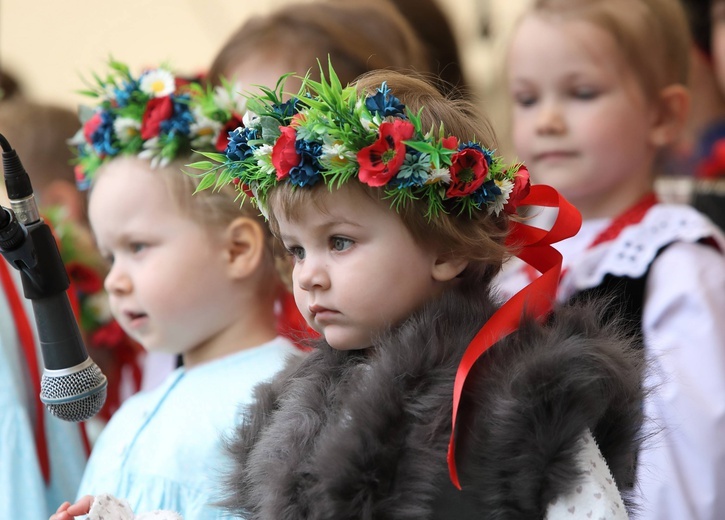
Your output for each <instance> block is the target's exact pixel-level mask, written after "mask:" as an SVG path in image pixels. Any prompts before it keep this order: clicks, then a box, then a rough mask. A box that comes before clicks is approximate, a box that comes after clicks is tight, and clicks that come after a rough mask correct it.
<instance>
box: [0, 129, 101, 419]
mask: <svg viewBox="0 0 725 520" xmlns="http://www.w3.org/2000/svg"><path fill="white" fill-rule="evenodd" d="M0 145H1V146H2V150H3V154H2V155H3V169H4V172H5V186H6V188H7V192H8V198H9V199H10V206H11V208H12V209H8V208H4V207H2V206H0V253H1V254H2V255H3V256H4V257H5V259H6V260H7V261H8V262H9V263H10V264H11V265H12V266H13V267H14V268H16V269H18V270H19V271H20V276H21V280H22V284H23V293H24V295H25V297H26V298H28V299H29V300H31V303H32V306H33V314H34V315H35V324H36V326H37V329H38V339H39V341H40V347H41V352H42V355H43V367H44V370H43V377H42V379H41V382H40V388H41V390H40V400H41V401H42V402H43V403H44V404H45V405H46V407H47V408H48V410H49V411H50V413H52V414H53V415H55V416H56V417H58V418H60V419H63V420H64V421H73V422H78V421H85V420H88V419H90V418H91V417H92V416H93V415H95V414H96V413H98V411H99V410H100V409H101V407H102V406H103V403H104V402H105V401H106V387H107V384H108V383H107V380H106V376H104V375H103V373H102V372H101V370H100V369H99V368H98V366H97V365H96V364H95V363H94V362H93V361H92V360H91V358H90V357H88V352H87V351H86V348H85V346H84V344H83V339H82V336H81V333H80V330H79V329H78V324H77V323H76V320H75V317H74V315H73V311H72V309H71V306H70V301H69V300H68V295H67V293H66V291H67V289H68V287H69V286H70V281H69V279H68V274H67V273H66V270H65V267H64V265H63V261H62V259H61V257H60V253H59V251H58V246H57V244H56V242H55V238H54V237H53V234H52V232H51V230H50V228H49V227H48V225H47V224H46V223H45V222H44V221H43V219H41V218H40V215H39V213H38V208H37V205H36V203H35V196H34V195H33V188H32V186H31V184H30V177H29V176H28V174H27V172H26V171H25V169H24V168H23V165H22V163H21V162H20V158H19V157H18V155H17V153H16V152H15V150H13V149H12V147H11V146H10V144H9V143H8V141H7V139H5V137H3V136H2V135H0Z"/></svg>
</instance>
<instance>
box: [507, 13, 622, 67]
mask: <svg viewBox="0 0 725 520" xmlns="http://www.w3.org/2000/svg"><path fill="white" fill-rule="evenodd" d="M509 59H510V63H509V72H510V73H511V74H512V75H513V76H514V79H516V77H517V76H521V77H524V78H525V77H530V76H534V77H535V76H539V75H540V74H539V73H537V72H536V69H537V68H538V67H533V68H532V67H530V66H529V65H530V63H531V61H532V60H533V61H534V62H535V63H539V65H542V66H544V65H545V66H546V68H547V69H548V72H549V73H551V74H552V75H557V74H558V75H568V76H573V75H575V74H576V73H577V72H582V69H585V72H586V71H589V72H600V73H603V72H611V73H614V74H618V75H619V74H622V73H631V72H632V71H631V66H630V64H629V63H628V61H627V59H626V53H625V52H624V51H623V49H622V48H621V47H620V46H619V45H618V44H617V41H616V39H615V38H614V36H613V35H612V34H611V33H610V32H609V31H607V30H605V29H604V28H602V27H601V26H600V25H598V24H596V23H594V22H593V21H591V20H587V19H583V18H578V17H561V16H553V15H548V14H547V15H544V14H538V13H534V14H530V15H528V16H526V17H524V18H523V19H522V20H521V22H520V24H519V26H518V28H517V30H516V32H515V33H514V36H513V39H512V43H511V46H510V49H509Z"/></svg>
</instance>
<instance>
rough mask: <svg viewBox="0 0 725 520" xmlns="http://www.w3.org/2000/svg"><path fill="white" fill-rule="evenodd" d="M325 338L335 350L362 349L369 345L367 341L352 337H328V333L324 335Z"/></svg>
mask: <svg viewBox="0 0 725 520" xmlns="http://www.w3.org/2000/svg"><path fill="white" fill-rule="evenodd" d="M325 340H326V341H327V344H328V345H330V346H331V347H332V348H334V349H335V350H364V349H366V348H370V346H371V345H370V342H369V341H360V340H355V339H352V338H339V337H329V335H326V336H325Z"/></svg>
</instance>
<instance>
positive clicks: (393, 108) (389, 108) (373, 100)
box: [365, 81, 405, 117]
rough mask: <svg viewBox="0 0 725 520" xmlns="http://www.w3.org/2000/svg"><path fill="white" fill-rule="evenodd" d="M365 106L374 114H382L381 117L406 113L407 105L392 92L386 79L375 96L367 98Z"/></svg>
mask: <svg viewBox="0 0 725 520" xmlns="http://www.w3.org/2000/svg"><path fill="white" fill-rule="evenodd" d="M365 106H366V107H367V109H368V110H370V112H372V113H373V114H380V116H381V117H388V116H397V115H404V114H405V105H404V104H402V103H401V102H400V100H399V99H398V98H396V97H395V96H394V95H392V94H391V93H390V89H389V88H388V85H387V83H386V82H385V81H383V84H382V85H381V86H380V88H379V89H378V91H377V92H376V93H375V95H374V96H368V97H367V99H365Z"/></svg>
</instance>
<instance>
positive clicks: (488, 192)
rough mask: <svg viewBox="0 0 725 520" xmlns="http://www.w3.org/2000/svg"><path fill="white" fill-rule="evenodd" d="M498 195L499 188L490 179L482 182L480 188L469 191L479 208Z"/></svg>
mask: <svg viewBox="0 0 725 520" xmlns="http://www.w3.org/2000/svg"><path fill="white" fill-rule="evenodd" d="M498 195H501V188H499V187H498V186H497V185H496V183H495V182H494V181H493V179H491V180H488V181H486V182H484V183H483V184H482V185H481V187H480V188H478V189H477V190H476V191H474V192H473V193H471V198H472V199H473V202H475V203H476V205H477V206H478V207H479V208H480V207H483V206H485V205H486V204H487V203H489V202H493V201H495V200H496V197H497V196H498Z"/></svg>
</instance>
